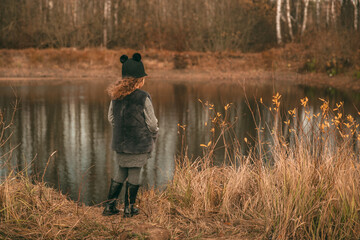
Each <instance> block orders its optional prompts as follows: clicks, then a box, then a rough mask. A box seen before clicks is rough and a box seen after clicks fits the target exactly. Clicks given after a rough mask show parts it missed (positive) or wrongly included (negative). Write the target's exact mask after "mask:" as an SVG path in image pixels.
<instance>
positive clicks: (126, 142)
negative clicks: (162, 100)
mask: <svg viewBox="0 0 360 240" xmlns="http://www.w3.org/2000/svg"><path fill="white" fill-rule="evenodd" d="M146 98H150V95H149V94H148V93H147V92H145V91H142V90H139V89H137V90H135V91H134V92H132V93H130V94H129V95H127V96H126V97H124V98H122V99H116V100H113V101H112V105H113V115H114V127H113V141H112V148H113V150H114V151H116V152H117V153H132V154H141V153H149V152H151V151H152V149H153V146H154V139H153V137H154V134H153V133H151V132H150V131H149V129H148V127H147V125H146V122H145V114H144V108H145V100H146Z"/></svg>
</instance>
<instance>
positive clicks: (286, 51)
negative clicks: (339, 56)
mask: <svg viewBox="0 0 360 240" xmlns="http://www.w3.org/2000/svg"><path fill="white" fill-rule="evenodd" d="M134 52H135V51H134V50H131V49H122V50H105V49H84V50H76V49H44V50H37V49H25V50H0V82H1V83H2V84H9V83H11V84H24V83H27V84H41V83H43V82H47V83H49V81H50V82H52V83H53V84H62V83H64V82H65V83H76V82H82V81H109V82H110V81H114V80H116V79H117V78H119V77H120V76H121V64H120V63H119V56H120V55H121V54H127V55H129V56H131V55H132V54H133V53H134ZM296 52H297V53H299V54H298V55H295V54H296ZM141 53H142V55H143V62H144V64H145V66H146V69H147V72H148V74H149V80H151V81H154V82H158V81H163V80H165V81H171V82H184V81H191V82H204V83H240V84H247V85H264V84H268V85H274V84H282V83H285V84H295V85H299V84H302V85H309V86H322V87H333V88H338V89H352V90H360V77H358V76H357V75H356V73H357V70H356V67H353V68H349V69H346V71H343V72H342V73H339V74H336V75H335V76H330V75H331V74H329V73H328V72H326V71H324V72H315V71H314V72H312V71H311V69H310V70H309V69H304V67H305V68H306V67H307V64H308V62H307V59H306V56H305V53H303V54H300V53H302V51H301V50H300V49H297V48H296V46H294V45H293V46H288V47H286V48H282V49H272V50H269V51H267V52H262V53H246V54H244V53H239V52H236V53H234V52H219V53H199V52H183V53H177V52H170V51H160V50H144V51H141Z"/></svg>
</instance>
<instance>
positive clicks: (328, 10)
mask: <svg viewBox="0 0 360 240" xmlns="http://www.w3.org/2000/svg"><path fill="white" fill-rule="evenodd" d="M329 21H330V2H328V3H327V4H326V27H329V25H330V23H329Z"/></svg>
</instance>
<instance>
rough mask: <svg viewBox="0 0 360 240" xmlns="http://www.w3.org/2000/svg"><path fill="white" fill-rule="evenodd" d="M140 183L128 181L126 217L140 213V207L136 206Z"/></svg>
mask: <svg viewBox="0 0 360 240" xmlns="http://www.w3.org/2000/svg"><path fill="white" fill-rule="evenodd" d="M139 187H140V186H139V185H133V184H131V183H129V182H126V191H125V207H124V217H132V216H134V215H138V214H139V209H138V208H136V207H135V206H134V204H135V201H136V196H137V193H138V190H139Z"/></svg>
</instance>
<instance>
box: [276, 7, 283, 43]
mask: <svg viewBox="0 0 360 240" xmlns="http://www.w3.org/2000/svg"><path fill="white" fill-rule="evenodd" d="M281 5H282V0H276V37H277V43H278V44H282V37H281Z"/></svg>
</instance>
